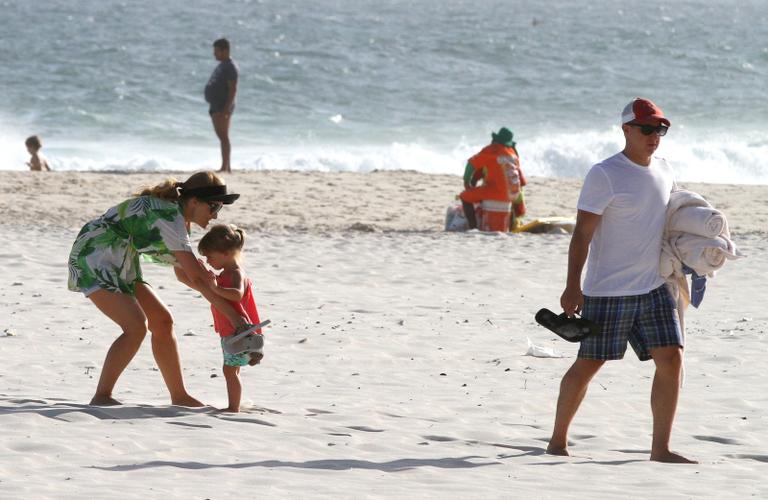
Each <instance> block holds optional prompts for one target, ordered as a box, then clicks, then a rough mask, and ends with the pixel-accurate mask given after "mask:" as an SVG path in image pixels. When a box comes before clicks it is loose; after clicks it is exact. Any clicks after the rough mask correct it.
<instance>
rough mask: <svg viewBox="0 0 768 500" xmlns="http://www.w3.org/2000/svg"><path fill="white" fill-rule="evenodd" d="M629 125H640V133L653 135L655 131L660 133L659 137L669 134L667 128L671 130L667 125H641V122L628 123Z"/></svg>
mask: <svg viewBox="0 0 768 500" xmlns="http://www.w3.org/2000/svg"><path fill="white" fill-rule="evenodd" d="M627 125H631V126H633V127H640V133H641V134H643V135H651V134H653V133H657V134H659V137H664V136H665V135H667V130H669V127H667V126H666V125H640V124H639V123H627Z"/></svg>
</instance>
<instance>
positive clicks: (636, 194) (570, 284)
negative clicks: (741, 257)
mask: <svg viewBox="0 0 768 500" xmlns="http://www.w3.org/2000/svg"><path fill="white" fill-rule="evenodd" d="M669 125H670V123H669V120H668V119H667V118H666V117H665V116H664V113H662V111H661V109H659V108H658V107H657V106H656V105H655V104H654V103H652V102H651V101H649V100H647V99H640V98H637V99H633V100H632V101H631V102H630V103H629V104H627V106H626V107H625V108H624V111H623V112H622V114H621V129H622V132H623V133H624V140H625V146H624V150H623V151H622V152H620V153H617V154H615V155H614V156H611V157H610V158H608V159H606V160H603V161H602V162H600V163H598V164H597V165H595V166H593V167H592V168H591V169H590V171H589V173H588V174H587V177H586V179H585V180H584V185H583V186H582V188H581V195H580V197H579V202H578V214H577V216H576V228H575V229H574V232H573V237H572V238H571V245H570V248H569V250H568V278H567V282H566V286H565V291H564V292H563V295H562V296H561V297H560V305H561V306H562V307H563V310H564V311H565V313H566V314H567V315H568V316H569V317H572V316H573V315H574V314H576V313H581V315H582V317H583V318H586V319H589V320H591V321H594V322H595V323H597V324H599V325H600V326H601V328H602V332H601V333H599V334H596V335H592V336H590V337H587V338H585V339H584V340H582V341H581V346H580V348H579V354H578V356H577V359H576V361H575V362H574V363H573V365H572V366H571V368H570V369H569V370H568V372H567V373H566V374H565V376H564V377H563V380H562V382H561V383H560V397H559V398H558V400H557V414H556V416H555V426H554V431H553V432H552V438H551V439H550V441H549V447H548V448H547V452H548V453H550V454H552V455H568V454H569V453H568V427H569V426H570V424H571V421H572V420H573V417H574V416H575V415H576V411H577V410H578V409H579V405H580V404H581V401H582V400H583V399H584V396H585V395H586V393H587V386H588V385H589V382H590V380H592V377H594V376H595V374H596V373H597V372H598V370H600V368H601V367H602V366H603V364H604V363H605V362H606V361H607V360H612V359H621V358H623V357H624V352H625V351H626V349H627V342H629V344H630V345H631V346H632V349H633V350H634V351H635V354H637V357H638V358H639V359H640V360H641V361H647V360H649V359H653V362H654V364H655V365H656V373H655V374H654V377H653V386H652V388H651V413H652V415H653V441H652V444H651V460H655V461H658V462H674V463H695V462H694V461H693V460H689V459H687V458H685V457H683V456H681V455H678V454H677V453H674V452H672V451H670V449H669V439H670V435H671V433H672V422H673V421H674V419H675V412H676V410H677V398H678V394H679V391H680V376H681V367H682V351H683V338H682V335H681V332H680V323H679V320H678V316H677V311H676V307H675V300H674V299H673V298H672V296H671V295H670V293H669V291H668V290H667V287H666V285H665V283H664V278H662V277H661V273H660V272H659V255H661V240H662V235H663V232H664V224H665V221H666V208H667V203H668V202H669V195H670V192H671V191H672V189H673V187H674V185H675V183H674V178H673V175H672V171H671V169H670V168H669V166H668V165H667V163H666V161H665V160H663V159H661V158H658V157H656V156H654V153H655V152H656V148H658V147H659V143H660V142H661V138H662V137H663V136H664V135H665V134H666V133H667V129H668V128H669ZM587 256H589V261H588V262H587ZM585 263H587V275H586V278H585V279H584V285H583V290H582V284H581V274H582V269H583V267H584V264H585Z"/></svg>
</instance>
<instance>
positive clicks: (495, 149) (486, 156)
mask: <svg viewBox="0 0 768 500" xmlns="http://www.w3.org/2000/svg"><path fill="white" fill-rule="evenodd" d="M513 137H514V135H513V134H512V132H511V131H510V130H509V129H508V128H506V127H502V128H501V129H499V132H498V133H494V132H492V133H491V143H490V144H489V145H488V146H486V147H484V148H483V149H482V150H481V151H480V152H479V153H477V154H476V155H475V156H473V157H472V158H470V159H469V160H468V161H467V166H466V169H465V171H464V191H462V193H461V194H460V195H459V198H461V202H462V205H463V208H464V214H465V216H466V218H467V223H468V225H469V229H476V228H477V218H476V217H475V207H474V205H475V203H481V202H483V201H485V200H490V201H501V202H511V203H512V213H511V215H512V216H511V218H510V229H513V228H514V227H515V224H516V222H515V221H516V219H517V218H518V217H521V216H523V215H524V214H525V199H524V197H523V190H522V187H523V186H525V184H526V180H525V176H524V175H523V171H522V170H521V169H520V158H519V155H518V154H517V149H516V148H515V145H516V143H515V141H513V140H512V139H513ZM480 181H482V184H481V185H480V186H477V184H478V183H479V182H480Z"/></svg>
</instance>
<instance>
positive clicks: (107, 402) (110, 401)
mask: <svg viewBox="0 0 768 500" xmlns="http://www.w3.org/2000/svg"><path fill="white" fill-rule="evenodd" d="M89 404H91V405H92V406H119V405H121V404H123V403H121V402H120V401H118V400H116V399H115V398H113V397H112V396H101V395H99V394H95V395H94V396H93V398H92V399H91V402H90V403H89Z"/></svg>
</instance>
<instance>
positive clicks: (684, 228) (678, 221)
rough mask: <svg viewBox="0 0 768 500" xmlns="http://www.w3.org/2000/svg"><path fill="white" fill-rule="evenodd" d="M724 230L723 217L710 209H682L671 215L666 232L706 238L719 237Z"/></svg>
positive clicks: (720, 213)
mask: <svg viewBox="0 0 768 500" xmlns="http://www.w3.org/2000/svg"><path fill="white" fill-rule="evenodd" d="M725 228H726V221H725V216H724V215H723V213H722V212H720V211H719V210H715V209H714V208H711V207H701V206H698V207H693V206H688V207H682V208H680V209H679V210H676V211H675V212H674V213H672V215H671V217H670V218H669V222H668V225H667V231H669V232H672V231H677V232H681V233H691V234H696V235H699V236H705V237H707V238H715V237H717V236H720V234H721V233H722V232H723V230H724V229H725Z"/></svg>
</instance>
